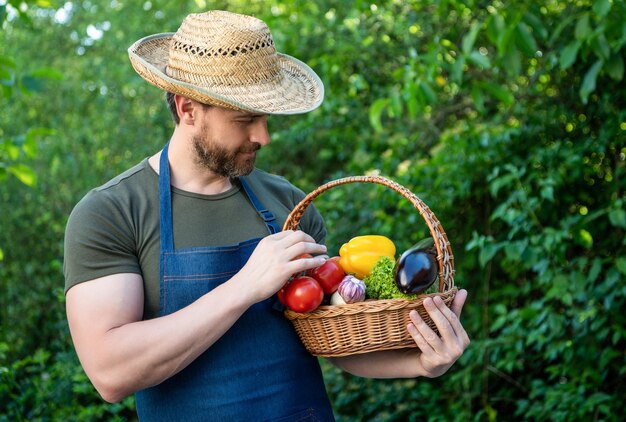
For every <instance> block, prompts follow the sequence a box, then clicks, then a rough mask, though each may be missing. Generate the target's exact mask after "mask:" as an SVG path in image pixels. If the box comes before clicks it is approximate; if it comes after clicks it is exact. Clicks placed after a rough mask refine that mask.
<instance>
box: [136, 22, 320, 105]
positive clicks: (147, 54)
mask: <svg viewBox="0 0 626 422" xmlns="http://www.w3.org/2000/svg"><path fill="white" fill-rule="evenodd" d="M173 35H174V33H163V34H155V35H151V36H148V37H145V38H142V39H140V40H139V41H137V42H135V43H134V44H133V45H131V46H130V47H129V49H128V55H129V57H130V61H131V63H132V66H133V68H134V69H135V71H136V72H137V73H138V74H139V75H140V76H141V77H142V78H144V79H145V80H146V81H148V82H149V83H151V84H152V85H155V86H157V87H159V88H161V89H163V90H165V91H169V92H172V93H174V94H179V95H182V96H184V97H188V98H191V99H193V100H196V101H199V102H201V103H204V104H211V105H216V106H221V107H226V108H231V109H235V110H242V111H247V112H252V113H263V114H299V113H306V112H308V111H311V110H314V109H316V108H317V107H319V105H320V104H321V103H322V101H323V99H324V85H323V83H322V81H321V80H320V78H319V77H318V76H317V74H316V73H315V72H314V71H313V70H312V69H311V68H310V67H309V66H307V65H306V64H305V63H303V62H301V61H300V60H298V59H296V58H294V57H291V56H288V55H286V54H281V53H277V54H278V59H279V60H278V61H279V69H280V77H279V78H277V80H275V81H271V82H265V83H260V84H255V85H253V86H241V87H213V88H212V89H208V88H206V87H202V86H197V85H194V84H190V83H187V82H184V81H181V80H178V79H174V78H171V77H170V76H168V75H167V74H166V73H165V69H166V67H167V62H168V54H169V53H168V49H169V44H170V40H171V39H172V37H173Z"/></svg>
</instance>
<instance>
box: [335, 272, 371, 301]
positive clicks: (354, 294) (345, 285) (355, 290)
mask: <svg viewBox="0 0 626 422" xmlns="http://www.w3.org/2000/svg"><path fill="white" fill-rule="evenodd" d="M363 300H365V283H363V281H361V280H359V279H358V278H356V277H355V276H353V275H347V276H345V277H344V278H343V280H341V283H339V287H338V288H337V291H336V292H335V293H334V294H333V295H332V296H331V298H330V304H331V305H344V304H346V303H355V302H361V301H363Z"/></svg>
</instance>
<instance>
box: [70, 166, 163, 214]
mask: <svg viewBox="0 0 626 422" xmlns="http://www.w3.org/2000/svg"><path fill="white" fill-rule="evenodd" d="M149 170H150V167H149V164H148V162H147V159H144V160H142V161H141V162H140V163H138V164H136V165H134V166H133V167H131V168H129V169H128V170H126V171H124V172H123V173H120V174H119V175H117V176H115V177H114V178H112V179H110V180H109V181H107V182H106V183H104V184H102V185H100V186H98V187H96V188H93V189H91V190H90V191H89V192H87V194H86V195H85V196H83V198H82V199H81V200H80V201H79V202H78V203H77V204H76V206H75V207H74V210H73V212H72V214H76V213H87V214H91V213H93V212H96V213H98V211H99V212H105V210H107V209H108V210H110V209H111V207H113V208H118V206H119V204H120V203H121V202H127V201H128V200H130V199H131V198H133V197H136V196H137V194H138V193H139V194H141V193H142V192H145V191H146V184H148V183H150V178H151V176H152V175H150V174H149V173H148V171H149ZM154 177H155V178H156V176H154Z"/></svg>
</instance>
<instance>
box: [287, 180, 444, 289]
mask: <svg viewBox="0 0 626 422" xmlns="http://www.w3.org/2000/svg"><path fill="white" fill-rule="evenodd" d="M348 183H377V184H379V185H383V186H386V187H388V188H390V189H393V190H395V191H396V192H398V193H399V194H401V195H402V196H404V197H405V198H406V199H408V200H409V201H410V202H411V204H413V206H414V207H415V208H416V209H417V210H418V211H419V213H420V215H421V216H422V218H423V219H424V220H425V221H426V224H427V225H428V229H429V230H430V234H431V235H432V237H433V241H434V243H435V247H436V248H437V262H438V264H439V265H438V268H439V291H440V292H445V291H448V290H451V289H452V288H453V287H454V256H453V255H452V248H451V247H450V242H449V241H448V237H447V236H446V233H445V232H444V231H443V227H441V223H439V220H437V217H435V214H434V213H433V212H432V211H431V210H430V208H428V206H427V205H426V204H425V203H424V202H423V201H422V200H421V199H419V198H418V197H417V195H415V194H414V193H413V192H411V191H410V190H408V189H407V188H405V187H404V186H402V185H400V184H398V183H396V182H394V181H393V180H389V179H387V178H385V177H382V176H349V177H344V178H341V179H336V180H333V181H330V182H328V183H325V184H323V185H321V186H320V187H318V188H317V189H315V190H314V191H312V192H311V193H309V194H308V195H307V196H305V197H304V199H302V201H300V202H299V203H298V204H297V205H296V206H295V208H294V209H293V210H292V211H291V213H289V215H288V216H287V219H286V220H285V224H284V225H283V230H296V228H297V227H298V224H299V223H300V219H301V218H302V215H303V214H304V211H305V210H306V208H307V207H308V206H309V205H310V204H311V203H312V202H313V200H314V199H315V198H317V197H318V196H319V195H320V194H322V193H323V192H324V191H327V190H328V189H331V188H334V187H335V186H339V185H345V184H348Z"/></svg>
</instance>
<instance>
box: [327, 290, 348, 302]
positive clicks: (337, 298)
mask: <svg viewBox="0 0 626 422" xmlns="http://www.w3.org/2000/svg"><path fill="white" fill-rule="evenodd" d="M330 304H331V305H345V304H346V301H345V300H343V298H342V297H341V295H340V294H339V292H335V293H333V295H332V296H331V297H330Z"/></svg>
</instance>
